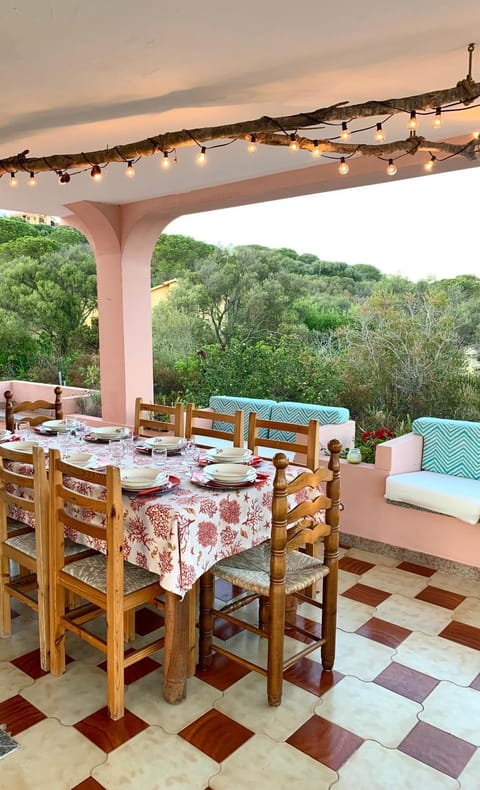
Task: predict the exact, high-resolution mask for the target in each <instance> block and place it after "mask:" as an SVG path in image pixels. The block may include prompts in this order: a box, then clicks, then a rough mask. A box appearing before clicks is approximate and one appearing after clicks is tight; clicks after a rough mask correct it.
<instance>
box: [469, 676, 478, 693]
mask: <svg viewBox="0 0 480 790" xmlns="http://www.w3.org/2000/svg"><path fill="white" fill-rule="evenodd" d="M470 686H471V688H472V689H476V691H480V675H477V677H476V678H474V680H472V682H471V683H470Z"/></svg>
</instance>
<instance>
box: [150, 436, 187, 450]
mask: <svg viewBox="0 0 480 790" xmlns="http://www.w3.org/2000/svg"><path fill="white" fill-rule="evenodd" d="M184 441H185V440H184V439H180V438H179V437H178V436H151V437H150V438H149V439H145V441H144V445H145V447H150V448H152V447H164V448H165V450H179V449H180V447H181V446H182V444H183V442H184Z"/></svg>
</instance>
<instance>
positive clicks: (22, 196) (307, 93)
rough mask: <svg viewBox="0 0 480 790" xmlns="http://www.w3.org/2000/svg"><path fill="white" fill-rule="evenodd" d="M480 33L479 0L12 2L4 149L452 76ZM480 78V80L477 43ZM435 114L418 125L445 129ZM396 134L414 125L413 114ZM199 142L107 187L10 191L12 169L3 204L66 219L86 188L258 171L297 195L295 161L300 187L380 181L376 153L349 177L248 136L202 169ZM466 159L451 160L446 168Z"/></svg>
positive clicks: (230, 117) (452, 129)
mask: <svg viewBox="0 0 480 790" xmlns="http://www.w3.org/2000/svg"><path fill="white" fill-rule="evenodd" d="M477 39H480V4H479V3H478V0H456V2H452V0H403V2H402V3H395V4H393V3H388V2H385V0H383V1H381V0H365V2H363V3H358V2H357V0H344V2H343V3H341V4H340V3H338V4H333V3H332V4H326V3H321V2H318V0H304V2H302V3H301V4H295V3H292V2H289V3H283V4H280V3H279V2H278V0H275V2H273V1H272V0H262V1H261V2H259V1H258V0H244V2H242V3H229V2H225V0H222V2H220V1H219V0H208V2H206V3H203V4H202V3H196V2H195V3H194V2H192V0H183V2H182V3H180V4H178V5H177V6H176V5H174V4H166V3H159V2H158V0H136V2H135V3H132V2H131V0H128V2H127V0H115V2H114V3H101V2H98V0H95V1H94V0H64V1H63V2H59V0H43V2H41V3H39V2H38V0H18V1H17V2H4V3H3V5H2V45H1V47H0V70H1V73H2V76H3V79H2V117H1V120H0V157H8V156H11V155H13V154H15V153H17V152H19V151H22V150H24V149H29V151H30V154H31V155H34V156H41V155H45V156H49V155H52V154H54V153H68V152H76V151H88V150H92V149H96V148H104V147H107V146H110V147H112V146H114V145H116V144H124V143H128V142H132V141H135V140H140V139H143V138H145V137H148V136H150V135H154V134H157V133H160V132H165V131H174V130H177V129H183V128H190V129H191V128H194V127H201V126H208V125H216V124H223V123H228V122H234V121H240V120H245V119H249V118H256V117H259V116H262V115H272V116H279V115H285V114H291V113H296V112H299V111H303V110H304V111H308V110H313V109H316V108H318V107H324V106H328V105H329V104H334V103H336V102H340V101H348V102H352V103H353V102H362V101H366V100H368V99H386V98H392V97H395V96H397V97H399V96H406V95H411V94H415V93H421V92H424V91H428V90H435V89H441V88H447V87H451V86H453V85H454V84H455V83H456V82H457V81H458V80H459V79H461V78H463V77H465V75H466V72H467V55H466V47H467V44H468V43H469V42H471V41H473V42H474V41H476V40H477ZM473 78H474V79H476V80H478V79H480V46H479V48H478V52H476V53H475V56H474V63H473ZM425 123H426V124H427V123H428V129H425V130H423V129H421V130H420V132H419V133H424V134H425V135H426V136H430V137H432V139H438V134H439V133H438V132H437V133H434V132H432V128H431V124H430V122H429V121H427V120H425ZM361 125H365V124H361ZM475 128H480V111H477V110H473V111H470V112H462V113H456V114H453V113H451V114H450V115H449V117H448V121H447V122H446V123H445V125H444V128H443V129H442V131H441V136H442V139H447V138H454V137H455V138H457V137H458V138H460V139H462V140H463V139H465V140H466V139H468V135H469V134H470V133H471V131H472V130H473V129H475ZM322 134H324V132H320V133H317V135H318V136H322ZM434 134H436V135H437V138H435V137H434ZM369 135H370V136H369V137H365V138H364V139H365V141H368V142H371V132H370V133H369ZM312 136H314V135H312ZM325 136H326V135H325ZM388 136H389V139H393V138H397V139H399V138H403V137H406V136H407V133H406V130H405V119H404V118H403V117H402V119H400V120H399V121H397V122H396V125H394V124H391V126H389V127H388ZM359 139H360V138H359ZM194 153H195V152H194V150H193V149H181V150H179V151H178V163H177V164H176V166H175V167H172V168H171V170H170V171H168V172H164V171H163V170H162V169H161V168H160V157H159V156H158V155H157V156H155V157H148V158H145V159H144V160H142V161H141V162H139V163H138V164H137V165H136V171H137V175H136V177H135V178H134V179H127V178H126V177H125V175H124V167H123V166H122V165H116V164H112V165H110V166H109V168H108V169H107V170H106V172H105V177H104V179H103V181H102V182H101V183H100V184H96V183H94V182H93V180H92V179H91V178H90V176H89V175H88V173H84V174H82V175H77V176H75V177H73V178H72V180H71V182H70V184H68V185H67V186H63V187H61V186H59V185H58V183H57V178H56V175H55V174H53V173H52V174H50V173H48V174H40V175H39V177H38V185H37V187H35V188H30V187H28V186H27V184H26V178H25V177H23V175H22V176H20V177H19V182H20V183H19V186H18V187H17V188H16V189H11V188H9V186H8V184H7V183H6V182H7V180H8V177H5V176H4V177H3V178H2V179H1V181H0V208H4V209H15V210H20V211H39V212H43V213H48V214H53V215H59V216H62V215H65V214H68V212H69V210H68V208H66V206H68V204H72V203H75V202H77V201H81V200H93V201H97V202H105V203H114V204H123V203H130V202H133V201H139V200H145V199H151V198H161V197H162V196H168V195H177V196H178V195H182V194H183V195H187V194H188V193H192V192H194V191H196V190H205V189H207V188H209V187H217V186H223V194H225V190H227V192H228V188H227V187H228V185H229V184H233V183H235V182H238V181H246V182H248V183H249V184H254V183H255V179H256V178H257V177H262V178H263V181H262V184H264V183H265V180H264V179H265V177H266V176H271V175H273V174H277V176H276V183H277V185H279V186H278V189H277V196H282V197H283V196H285V195H286V194H294V193H295V189H296V187H295V183H296V181H297V178H296V175H295V174H296V172H297V171H300V172H299V174H298V183H299V186H298V192H299V193H301V192H302V190H303V192H305V191H319V190H322V189H332V188H340V187H344V186H352V185H354V184H357V183H358V184H360V183H371V182H375V181H378V180H383V179H384V168H383V165H382V166H380V165H379V162H378V160H375V159H372V160H368V162H366V161H363V162H362V163H361V165H360V163H359V164H358V167H357V165H356V163H355V161H354V160H352V162H351V177H352V180H351V181H349V182H348V184H347V183H346V179H341V182H339V180H338V177H337V176H336V172H335V173H334V166H333V165H332V164H331V163H330V162H329V161H328V160H321V163H320V164H316V163H315V160H312V158H311V157H310V155H309V154H308V153H306V152H300V153H298V154H295V155H293V154H291V153H289V152H288V151H287V150H286V149H281V150H277V149H275V150H272V149H268V148H266V147H263V148H261V149H260V150H259V152H258V153H257V154H256V155H255V156H248V155H247V153H246V151H245V144H244V143H243V142H236V143H235V144H233V145H231V146H228V147H225V148H217V149H215V150H212V151H211V152H210V153H209V157H208V164H207V166H206V167H204V168H199V167H198V166H197V165H196V164H195V162H194ZM423 158H425V155H423ZM465 164H466V163H465V162H464V161H463V160H461V159H460V158H455V159H454V160H450V162H449V164H448V167H453V168H455V167H458V166H464V165H465ZM404 165H405V167H404V170H403V173H399V175H400V176H402V175H403V176H408V175H419V174H420V172H421V160H418V161H417V162H415V163H413V161H409V162H405V161H404V160H402V167H403V166H404ZM445 167H447V165H445ZM307 168H308V169H310V170H311V173H309V174H307V173H304V172H303V171H304V170H306V169H307ZM399 170H400V166H399ZM355 171H356V172H355ZM282 173H283V174H284V179H283V181H282V176H281V175H278V174H282ZM302 173H303V175H302ZM349 178H350V177H349ZM282 183H283V184H288V190H287V188H286V186H284V188H283V190H284V191H283V192H282V186H281V185H282ZM302 183H303V186H302ZM305 184H308V187H306V186H305ZM253 191H254V188H253V187H252V192H253ZM244 192H245V190H243V192H242V194H243V193H244ZM177 200H178V197H177ZM242 200H243V202H245V199H244V198H242ZM247 202H248V201H247Z"/></svg>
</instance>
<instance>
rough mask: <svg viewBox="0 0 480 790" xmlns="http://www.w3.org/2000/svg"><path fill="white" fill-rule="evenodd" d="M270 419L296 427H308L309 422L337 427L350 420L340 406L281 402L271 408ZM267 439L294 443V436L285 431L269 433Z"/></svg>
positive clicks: (348, 413)
mask: <svg viewBox="0 0 480 790" xmlns="http://www.w3.org/2000/svg"><path fill="white" fill-rule="evenodd" d="M270 419H271V420H276V421H277V422H292V423H296V424H297V425H308V423H309V422H310V420H318V422H319V423H320V425H332V424H333V425H339V424H340V423H343V422H347V421H348V420H349V419H350V412H349V410H348V409H345V408H343V407H340V406H318V405H316V404H313V403H295V402H294V401H281V402H280V403H276V404H275V406H272V411H271V415H270ZM269 439H278V440H280V441H283V442H294V441H295V434H293V433H287V432H285V431H270V432H269Z"/></svg>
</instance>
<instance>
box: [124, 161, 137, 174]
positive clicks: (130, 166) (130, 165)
mask: <svg viewBox="0 0 480 790" xmlns="http://www.w3.org/2000/svg"><path fill="white" fill-rule="evenodd" d="M125 175H126V176H128V178H133V177H134V175H135V168H134V166H133V162H132V160H131V159H129V160H128V162H127V167H126V169H125Z"/></svg>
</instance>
